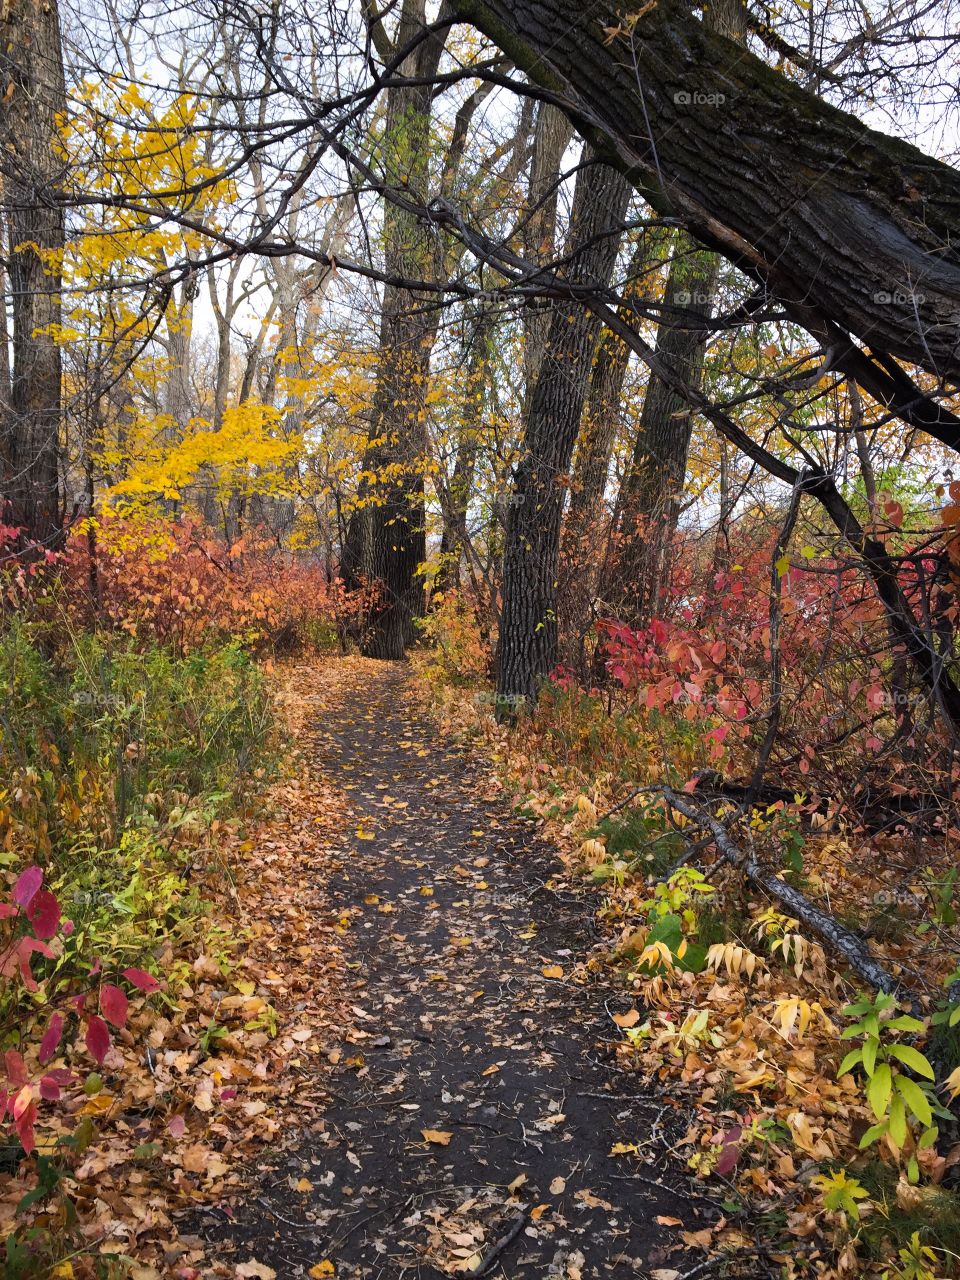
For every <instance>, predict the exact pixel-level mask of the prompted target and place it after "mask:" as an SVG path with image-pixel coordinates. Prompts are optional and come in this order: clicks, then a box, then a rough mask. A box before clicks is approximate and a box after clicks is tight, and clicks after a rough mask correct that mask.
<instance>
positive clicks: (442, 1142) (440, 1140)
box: [420, 1129, 453, 1147]
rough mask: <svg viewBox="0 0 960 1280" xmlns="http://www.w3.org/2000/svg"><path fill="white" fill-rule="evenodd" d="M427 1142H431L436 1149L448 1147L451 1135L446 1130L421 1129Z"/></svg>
mask: <svg viewBox="0 0 960 1280" xmlns="http://www.w3.org/2000/svg"><path fill="white" fill-rule="evenodd" d="M420 1132H421V1133H422V1134H423V1136H424V1138H425V1139H426V1141H427V1142H432V1143H434V1144H435V1145H436V1146H438V1147H449V1145H450V1139H451V1138H452V1137H453V1134H452V1133H450V1132H449V1131H448V1130H446V1129H421V1130H420Z"/></svg>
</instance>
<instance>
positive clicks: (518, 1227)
mask: <svg viewBox="0 0 960 1280" xmlns="http://www.w3.org/2000/svg"><path fill="white" fill-rule="evenodd" d="M528 1216H529V1210H527V1209H524V1211H523V1212H522V1213H518V1214H517V1216H516V1217H515V1218H514V1220H513V1222H511V1224H510V1229H509V1231H507V1233H506V1234H505V1235H503V1236H501V1237H500V1239H499V1240H498V1241H497V1242H496V1244H495V1245H494V1246H493V1248H492V1249H491V1250H490V1252H489V1253H488V1254H487V1256H486V1258H483V1259H481V1261H480V1262H478V1263H477V1265H476V1266H475V1267H474V1268H473V1269H472V1270H471V1271H467V1272H465V1273H464V1274H465V1275H468V1276H486V1275H489V1274H490V1272H491V1271H492V1270H493V1267H494V1264H495V1263H496V1261H497V1259H498V1258H499V1257H500V1255H501V1253H503V1252H504V1250H505V1249H508V1248H509V1247H510V1245H512V1244H513V1242H514V1240H516V1238H517V1236H518V1235H519V1234H520V1232H521V1231H522V1230H523V1228H524V1227H525V1226H526V1225H527V1217H528Z"/></svg>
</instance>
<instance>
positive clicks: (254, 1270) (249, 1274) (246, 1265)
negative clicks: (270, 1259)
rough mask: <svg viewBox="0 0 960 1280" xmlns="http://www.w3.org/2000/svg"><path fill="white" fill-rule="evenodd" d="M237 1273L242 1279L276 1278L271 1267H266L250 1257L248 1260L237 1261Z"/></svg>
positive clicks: (273, 1279) (265, 1279)
mask: <svg viewBox="0 0 960 1280" xmlns="http://www.w3.org/2000/svg"><path fill="white" fill-rule="evenodd" d="M237 1275H238V1276H242V1277H243V1278H244V1280H248V1278H249V1280H277V1273H276V1272H275V1271H274V1269H273V1267H268V1266H266V1265H265V1264H264V1263H262V1262H257V1261H256V1260H255V1259H254V1258H251V1259H250V1261H249V1262H238V1263H237Z"/></svg>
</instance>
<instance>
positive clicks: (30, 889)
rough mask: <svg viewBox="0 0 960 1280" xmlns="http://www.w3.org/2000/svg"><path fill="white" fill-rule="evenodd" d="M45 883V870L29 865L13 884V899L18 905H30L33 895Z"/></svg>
mask: <svg viewBox="0 0 960 1280" xmlns="http://www.w3.org/2000/svg"><path fill="white" fill-rule="evenodd" d="M42 884H43V872H42V871H41V869H40V868H39V867H27V869H26V871H23V872H21V874H20V877H19V879H18V880H17V883H16V884H15V885H14V886H13V900H14V902H15V903H17V905H18V906H21V907H26V906H28V905H29V903H30V901H31V899H32V898H33V895H34V894H35V893H36V892H37V890H38V889H39V888H40V886H41V885H42Z"/></svg>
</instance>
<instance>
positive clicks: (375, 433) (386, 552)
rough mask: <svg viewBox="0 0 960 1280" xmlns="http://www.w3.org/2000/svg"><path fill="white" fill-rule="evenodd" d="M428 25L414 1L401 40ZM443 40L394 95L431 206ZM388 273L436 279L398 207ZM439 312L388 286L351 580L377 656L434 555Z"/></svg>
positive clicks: (410, 173) (392, 175) (415, 225)
mask: <svg viewBox="0 0 960 1280" xmlns="http://www.w3.org/2000/svg"><path fill="white" fill-rule="evenodd" d="M425 23H426V3H425V0H405V3H404V6H403V10H402V13H401V17H400V24H399V29H398V32H397V37H396V47H397V48H404V47H405V46H406V45H407V44H408V43H410V42H411V41H412V40H413V39H414V38H415V37H416V36H417V35H418V34H419V33H420V32H421V31H422V29H423V27H424V25H425ZM442 50H443V37H442V36H441V35H437V34H434V35H432V36H430V37H428V38H427V39H425V40H423V41H421V42H420V43H419V44H418V45H417V46H416V48H415V49H414V51H413V52H412V53H411V54H410V55H409V57H408V58H407V59H406V60H405V61H404V63H403V64H402V66H401V68H400V70H401V72H402V73H403V74H404V75H406V76H409V77H410V78H411V79H417V80H418V81H422V83H418V84H414V85H407V86H403V87H399V88H393V89H391V90H389V93H388V98H387V108H386V122H385V130H384V144H383V145H384V148H385V153H384V157H383V163H384V168H385V170H386V172H387V174H388V177H389V179H390V181H391V182H393V183H394V184H395V185H403V186H407V187H409V189H410V190H411V191H413V192H414V193H415V194H417V195H418V196H420V197H421V198H422V199H423V202H424V203H427V186H428V182H429V160H430V145H429V144H430V124H431V89H430V85H429V79H430V77H431V76H433V75H435V74H436V70H437V65H438V63H439V60H440V54H441V52H442ZM384 245H385V249H384V267H385V270H386V272H387V274H388V275H389V276H393V277H396V278H399V279H403V278H407V279H411V280H417V279H425V278H429V277H430V275H431V272H432V269H433V259H434V252H433V247H432V244H431V242H430V239H429V236H428V232H427V230H426V228H425V227H424V226H422V225H421V224H420V223H419V221H418V219H417V217H416V215H415V214H413V213H410V212H408V211H407V210H405V209H403V208H401V207H400V206H399V205H397V204H390V203H388V204H387V205H386V207H385V210H384ZM436 326H437V319H436V313H432V314H430V315H429V316H428V315H427V314H425V313H424V311H423V310H422V307H421V305H420V302H419V300H418V297H417V295H416V294H415V293H411V292H410V291H409V290H407V289H404V288H401V287H399V286H397V285H392V284H387V285H385V286H384V290H383V303H382V318H381V325H380V357H379V362H378V367H377V386H376V391H375V393H374V400H373V407H372V418H371V427H370V440H369V444H368V447H367V452H366V456H365V458H364V468H363V470H364V476H365V480H364V483H363V485H362V487H361V492H360V500H361V503H362V505H361V507H360V508H359V509H358V511H357V512H356V513H355V514H354V517H353V519H352V520H351V525H350V531H349V534H348V538H347V544H346V546H345V548H344V555H343V561H344V563H343V570H344V577H345V579H346V580H347V582H348V584H355V583H357V582H359V581H365V582H367V583H369V584H370V585H371V586H373V587H374V588H375V589H376V592H377V599H376V604H375V606H374V608H373V611H372V613H371V616H370V618H369V620H368V626H367V629H366V632H365V636H364V640H363V644H362V648H363V651H364V653H365V654H366V655H367V656H368V657H373V658H402V657H403V656H404V653H405V652H406V648H407V646H408V645H409V644H410V642H411V641H412V639H413V635H414V619H415V618H417V617H419V616H420V615H421V614H422V613H423V606H424V590H423V583H422V582H421V580H420V579H419V577H418V574H417V571H418V569H419V567H420V565H421V564H422V563H423V561H424V559H425V554H426V542H425V528H424V525H425V515H424V480H423V468H424V458H425V455H426V421H425V418H426V395H427V382H428V378H429V373H430V353H431V350H432V348H433V342H434V338H435V335H436Z"/></svg>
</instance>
